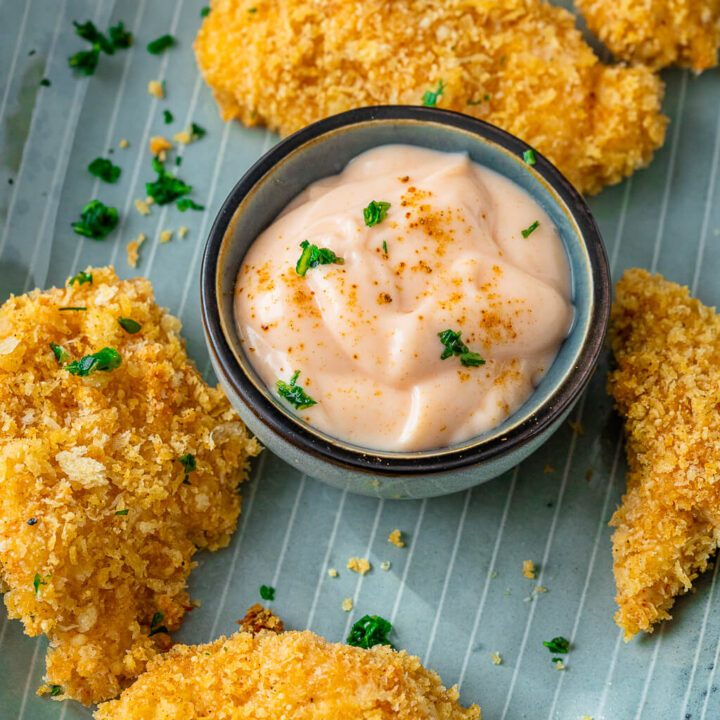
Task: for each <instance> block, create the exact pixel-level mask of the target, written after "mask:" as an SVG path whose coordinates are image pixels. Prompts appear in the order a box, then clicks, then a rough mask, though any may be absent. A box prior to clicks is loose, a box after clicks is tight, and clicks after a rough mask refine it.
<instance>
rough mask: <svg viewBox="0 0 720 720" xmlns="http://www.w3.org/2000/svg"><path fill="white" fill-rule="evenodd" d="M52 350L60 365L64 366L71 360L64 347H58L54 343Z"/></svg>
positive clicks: (52, 343) (51, 346)
mask: <svg viewBox="0 0 720 720" xmlns="http://www.w3.org/2000/svg"><path fill="white" fill-rule="evenodd" d="M50 349H51V350H52V351H53V354H54V355H55V359H56V360H57V363H58V365H62V364H63V363H66V362H67V361H68V360H69V359H70V355H69V354H68V353H67V351H66V350H65V348H64V347H61V346H60V345H56V344H55V343H54V342H51V343H50Z"/></svg>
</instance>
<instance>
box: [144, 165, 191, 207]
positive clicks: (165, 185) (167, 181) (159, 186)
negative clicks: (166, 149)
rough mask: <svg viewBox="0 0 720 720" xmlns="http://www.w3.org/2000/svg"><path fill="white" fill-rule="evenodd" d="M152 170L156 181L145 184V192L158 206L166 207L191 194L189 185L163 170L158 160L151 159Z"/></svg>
mask: <svg viewBox="0 0 720 720" xmlns="http://www.w3.org/2000/svg"><path fill="white" fill-rule="evenodd" d="M153 170H155V172H156V173H157V174H158V177H157V180H155V181H154V182H149V183H145V191H146V193H147V194H148V195H149V196H150V197H151V198H153V200H155V202H156V203H157V204H158V205H167V204H168V203H171V202H173V201H174V200H177V199H178V198H180V197H182V196H183V195H187V194H188V193H190V192H192V187H191V186H190V185H187V184H186V183H185V182H183V181H182V180H180V178H177V177H175V176H173V175H170V173H168V172H167V171H166V170H165V164H164V163H163V162H162V161H161V160H160V159H159V158H156V157H155V158H153Z"/></svg>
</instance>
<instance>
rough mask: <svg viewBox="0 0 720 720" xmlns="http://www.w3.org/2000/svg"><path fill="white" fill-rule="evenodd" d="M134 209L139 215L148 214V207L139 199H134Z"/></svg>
mask: <svg viewBox="0 0 720 720" xmlns="http://www.w3.org/2000/svg"><path fill="white" fill-rule="evenodd" d="M135 209H136V210H137V211H138V212H139V213H140V214H141V215H149V214H150V206H149V205H148V203H147V202H146V201H145V200H141V199H140V198H135Z"/></svg>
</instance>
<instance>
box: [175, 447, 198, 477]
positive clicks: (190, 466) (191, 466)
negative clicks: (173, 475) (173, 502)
mask: <svg viewBox="0 0 720 720" xmlns="http://www.w3.org/2000/svg"><path fill="white" fill-rule="evenodd" d="M178 462H179V463H180V464H181V465H182V466H183V468H184V469H185V477H184V478H183V484H184V485H189V484H190V481H189V480H188V475H190V473H191V472H193V470H197V462H196V461H195V456H194V455H193V454H192V453H187V454H185V455H181V456H180V457H179V458H178Z"/></svg>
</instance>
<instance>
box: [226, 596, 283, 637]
mask: <svg viewBox="0 0 720 720" xmlns="http://www.w3.org/2000/svg"><path fill="white" fill-rule="evenodd" d="M237 624H238V625H239V626H240V632H247V633H252V634H253V635H257V634H258V633H259V632H263V631H269V632H274V633H281V632H284V630H285V626H284V625H283V621H282V620H281V619H280V618H279V617H278V616H277V615H275V613H273V611H272V610H268V608H264V607H263V606H262V605H261V604H260V603H255V605H253V606H252V607H251V608H250V609H249V610H248V611H247V612H246V613H245V617H244V618H243V619H242V620H238V621H237Z"/></svg>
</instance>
